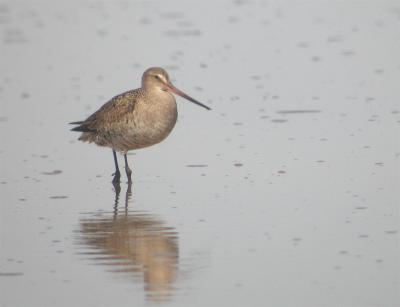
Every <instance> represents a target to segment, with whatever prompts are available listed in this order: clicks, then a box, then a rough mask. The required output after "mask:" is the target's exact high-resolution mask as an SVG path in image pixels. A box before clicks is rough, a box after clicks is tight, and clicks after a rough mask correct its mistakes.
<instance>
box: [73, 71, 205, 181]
mask: <svg viewBox="0 0 400 307" xmlns="http://www.w3.org/2000/svg"><path fill="white" fill-rule="evenodd" d="M172 93H174V94H177V95H179V96H181V97H183V98H185V99H187V100H189V101H191V102H193V103H195V104H197V105H199V106H201V107H203V108H206V109H207V110H210V108H209V107H208V106H206V105H204V104H202V103H200V102H198V101H197V100H195V99H193V98H192V97H190V96H188V95H186V94H185V93H184V92H182V91H181V90H179V89H177V88H176V87H175V86H173V85H172V83H171V81H170V80H169V76H168V74H167V72H166V71H165V70H164V69H162V68H159V67H152V68H149V69H147V70H146V71H145V72H144V73H143V76H142V87H141V88H138V89H135V90H131V91H128V92H125V93H122V94H120V95H117V96H115V97H114V98H112V99H111V100H110V101H108V102H106V103H105V104H104V105H103V106H102V107H101V108H100V109H99V110H97V111H96V112H94V113H93V114H92V115H90V116H89V117H88V118H87V119H86V120H84V121H78V122H72V123H71V124H73V125H78V126H77V127H75V128H73V129H71V130H72V131H79V132H82V135H81V136H80V137H79V140H81V141H84V142H89V143H95V144H97V145H99V146H105V147H110V148H111V149H112V152H113V156H114V163H115V173H114V178H113V183H114V185H115V184H118V183H119V181H120V176H121V175H120V171H119V167H118V160H117V154H116V152H117V151H118V152H120V153H121V154H122V155H123V156H124V159H125V171H126V175H127V177H128V182H129V183H130V182H132V179H131V174H132V171H131V169H130V168H129V165H128V159H127V156H126V154H127V152H128V151H130V150H133V149H139V148H144V147H148V146H151V145H154V144H157V143H159V142H161V141H162V140H164V139H165V138H166V137H167V136H168V135H169V133H170V132H171V130H172V128H174V126H175V123H176V120H177V116H178V112H177V106H176V102H175V98H174V96H173V95H172Z"/></svg>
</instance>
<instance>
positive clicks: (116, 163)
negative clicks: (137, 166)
mask: <svg viewBox="0 0 400 307" xmlns="http://www.w3.org/2000/svg"><path fill="white" fill-rule="evenodd" d="M113 156H114V163H115V173H114V178H113V181H112V183H113V184H114V186H115V185H116V184H119V178H120V177H121V173H120V172H119V167H118V160H117V153H116V152H115V150H114V149H113Z"/></svg>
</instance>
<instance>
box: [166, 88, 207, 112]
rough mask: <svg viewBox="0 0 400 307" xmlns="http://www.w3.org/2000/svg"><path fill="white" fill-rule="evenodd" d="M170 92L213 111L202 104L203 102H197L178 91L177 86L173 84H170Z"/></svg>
mask: <svg viewBox="0 0 400 307" xmlns="http://www.w3.org/2000/svg"><path fill="white" fill-rule="evenodd" d="M168 90H169V91H171V92H172V93H174V94H177V95H179V96H181V97H183V98H185V99H187V100H189V101H191V102H193V103H195V104H197V105H199V106H201V107H203V108H205V109H207V110H211V108H210V107H207V106H206V105H205V104H202V103H201V102H198V101H197V100H195V99H193V98H192V97H190V96H189V95H187V94H185V93H184V92H182V91H181V90H179V89H177V88H176V87H175V86H173V85H172V84H168Z"/></svg>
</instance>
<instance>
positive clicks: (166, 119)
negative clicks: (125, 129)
mask: <svg viewBox="0 0 400 307" xmlns="http://www.w3.org/2000/svg"><path fill="white" fill-rule="evenodd" d="M161 94H162V95H159V97H154V96H153V97H151V98H150V100H149V98H147V101H144V102H143V103H140V104H138V105H137V106H136V108H135V110H134V114H133V115H134V116H133V118H134V120H133V125H132V126H131V129H129V134H130V135H129V137H130V138H131V139H132V141H133V142H134V143H135V144H137V145H139V146H140V147H146V146H150V145H153V144H156V143H159V142H161V141H162V140H164V139H165V138H166V137H167V136H168V135H169V134H170V132H171V131H172V129H173V128H174V126H175V123H176V120H177V117H178V112H177V106H176V102H175V98H174V97H173V96H172V95H171V94H169V93H166V92H163V93H161Z"/></svg>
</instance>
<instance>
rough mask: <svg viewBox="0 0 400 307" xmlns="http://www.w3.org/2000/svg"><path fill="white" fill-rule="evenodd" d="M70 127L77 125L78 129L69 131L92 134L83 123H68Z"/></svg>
mask: <svg viewBox="0 0 400 307" xmlns="http://www.w3.org/2000/svg"><path fill="white" fill-rule="evenodd" d="M69 124H70V125H79V126H78V127H75V128H72V129H71V131H78V132H93V130H92V129H89V127H88V126H87V125H85V124H84V121H79V122H72V123H69Z"/></svg>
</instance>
